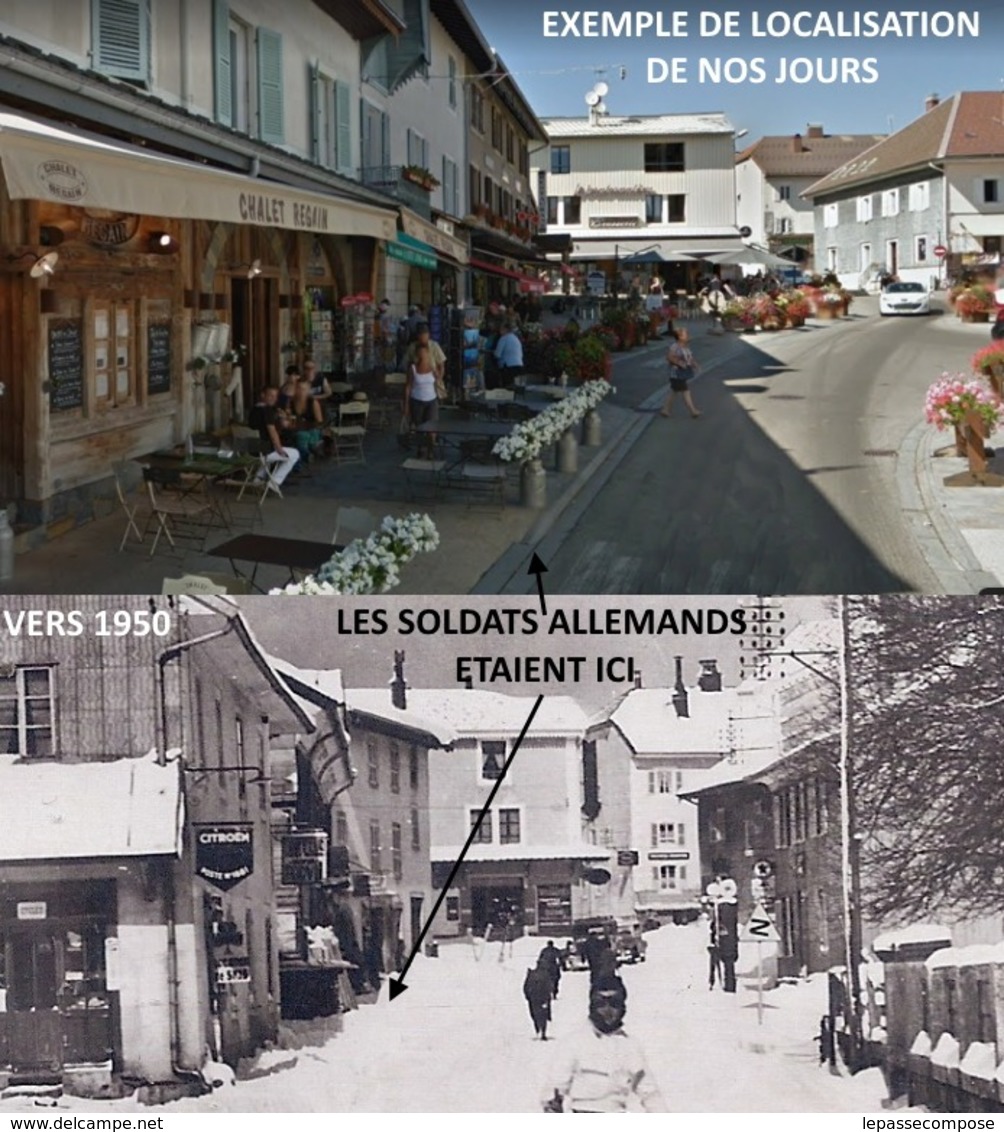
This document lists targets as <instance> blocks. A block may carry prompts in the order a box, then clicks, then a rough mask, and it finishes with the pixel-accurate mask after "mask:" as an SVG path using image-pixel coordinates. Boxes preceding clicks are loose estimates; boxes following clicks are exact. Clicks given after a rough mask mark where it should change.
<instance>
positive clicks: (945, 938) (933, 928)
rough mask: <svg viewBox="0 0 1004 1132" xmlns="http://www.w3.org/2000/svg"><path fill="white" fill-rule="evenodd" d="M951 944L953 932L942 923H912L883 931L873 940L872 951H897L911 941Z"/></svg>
mask: <svg viewBox="0 0 1004 1132" xmlns="http://www.w3.org/2000/svg"><path fill="white" fill-rule="evenodd" d="M939 942H945V943H947V944H951V942H952V932H951V929H950V928H946V927H944V926H943V925H942V924H910V925H908V926H907V927H905V928H893V929H892V931H887V932H881V933H880V934H879V935H877V936H876V937H875V939H874V940H872V951H875V952H879V951H895V950H896V949H897V948H900V947H905V946H906V945H907V944H911V943H939Z"/></svg>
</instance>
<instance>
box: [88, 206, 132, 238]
mask: <svg viewBox="0 0 1004 1132" xmlns="http://www.w3.org/2000/svg"><path fill="white" fill-rule="evenodd" d="M138 229H139V217H138V216H136V215H135V214H131V213H128V212H113V211H111V210H108V209H97V208H85V209H84V210H83V214H82V215H81V217H80V235H81V236H83V238H84V239H85V240H88V241H89V242H90V243H92V244H97V245H98V247H102V248H113V247H117V246H118V245H119V244H128V243H129V241H130V240H131V239H132V238H133V236H135V235H136V232H137V231H138Z"/></svg>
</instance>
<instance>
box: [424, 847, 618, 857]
mask: <svg viewBox="0 0 1004 1132" xmlns="http://www.w3.org/2000/svg"><path fill="white" fill-rule="evenodd" d="M462 848H463V846H462V845H433V846H432V848H431V849H430V851H429V853H430V856H431V858H432V860H433V861H456V860H458V859H459V857H460V851H461V849H462ZM609 859H610V850H609V849H604V848H602V846H597V845H585V844H580V845H575V844H571V845H526V844H522V845H487V844H485V845H481V844H477V843H475V844H473V845H472V846H471V847H470V849H468V850H467V852H466V853H465V854H464V860H465V861H608V860H609Z"/></svg>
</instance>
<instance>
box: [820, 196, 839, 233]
mask: <svg viewBox="0 0 1004 1132" xmlns="http://www.w3.org/2000/svg"><path fill="white" fill-rule="evenodd" d="M839 223H840V207H839V205H838V204H837V203H836V201H834V202H833V204H824V205H823V227H824V228H836V226H837V225H838V224H839Z"/></svg>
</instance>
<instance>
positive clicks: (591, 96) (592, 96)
mask: <svg viewBox="0 0 1004 1132" xmlns="http://www.w3.org/2000/svg"><path fill="white" fill-rule="evenodd" d="M599 100H600V96H599V95H598V94H597V93H596V91H595V90H591V91H590V92H589V93H588V94H587V95H586V105H587V106H595V105H596V104H597V102H599Z"/></svg>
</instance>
